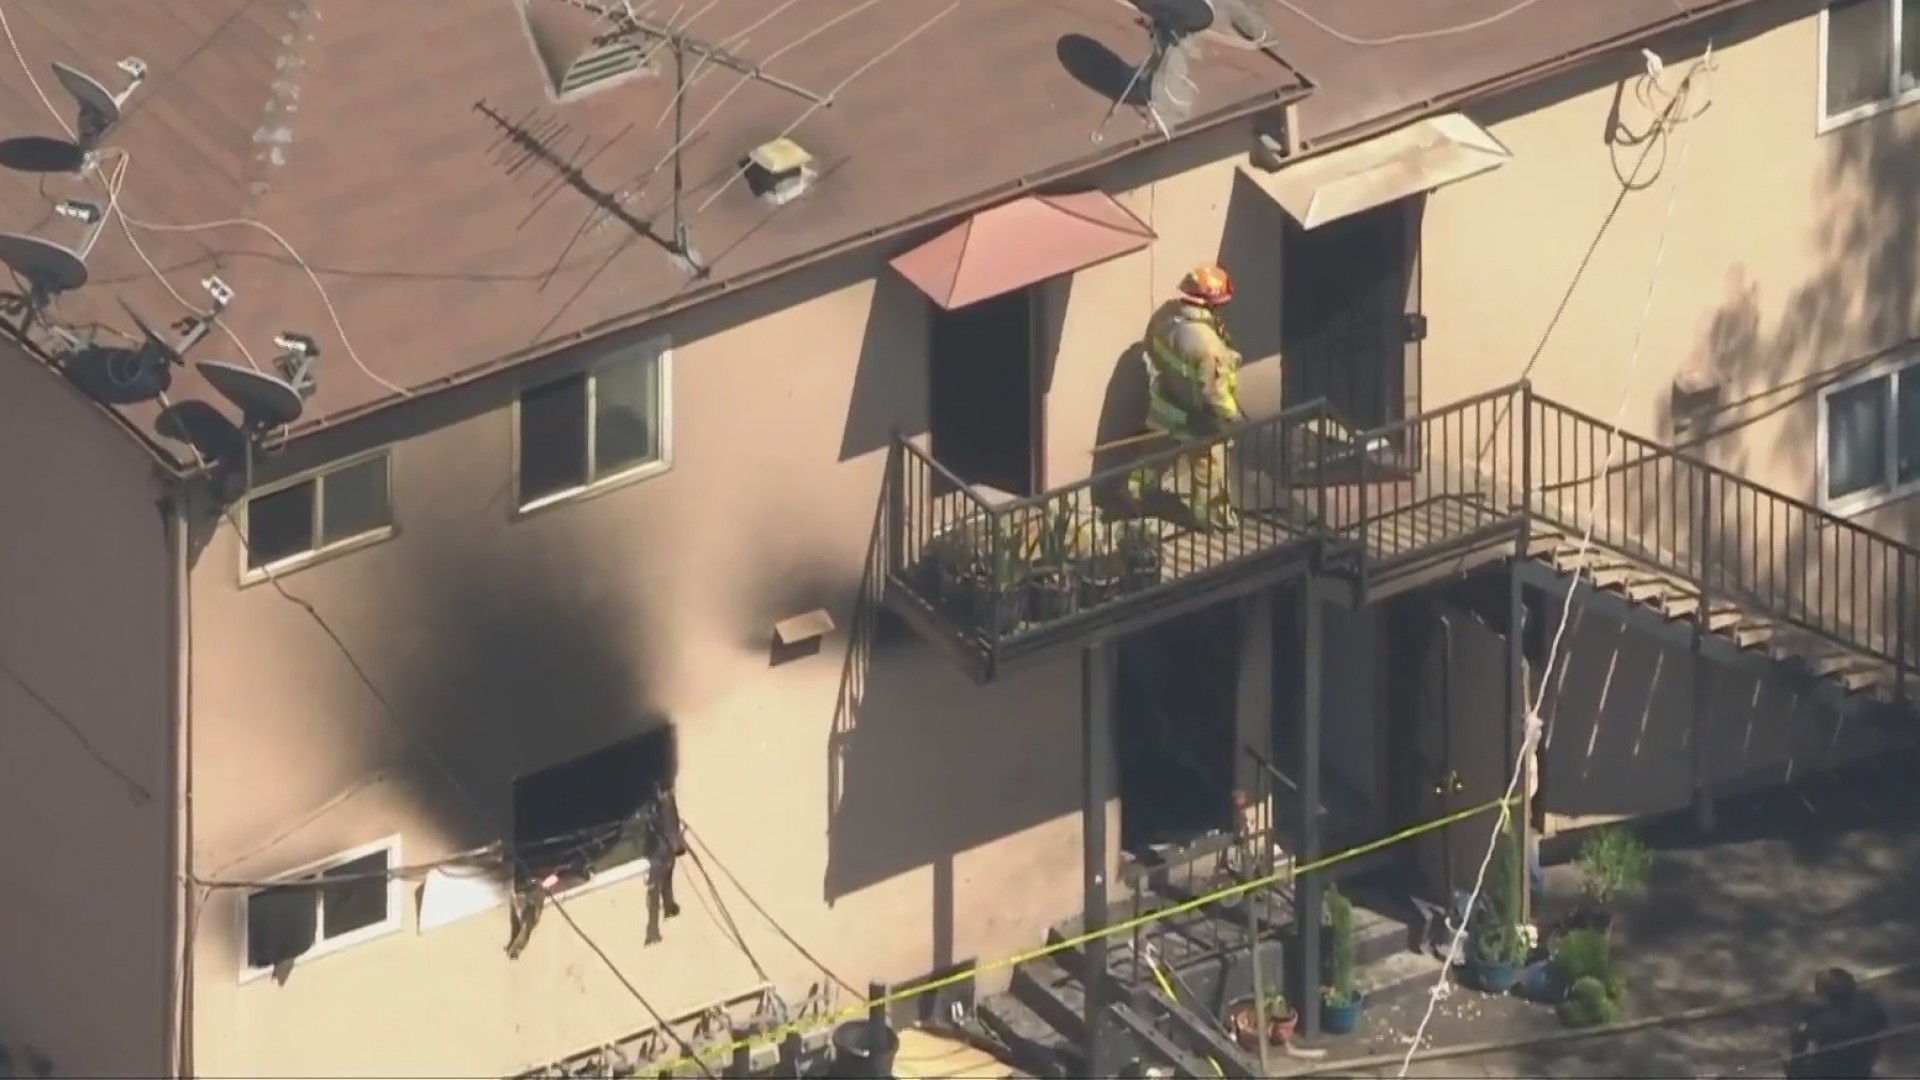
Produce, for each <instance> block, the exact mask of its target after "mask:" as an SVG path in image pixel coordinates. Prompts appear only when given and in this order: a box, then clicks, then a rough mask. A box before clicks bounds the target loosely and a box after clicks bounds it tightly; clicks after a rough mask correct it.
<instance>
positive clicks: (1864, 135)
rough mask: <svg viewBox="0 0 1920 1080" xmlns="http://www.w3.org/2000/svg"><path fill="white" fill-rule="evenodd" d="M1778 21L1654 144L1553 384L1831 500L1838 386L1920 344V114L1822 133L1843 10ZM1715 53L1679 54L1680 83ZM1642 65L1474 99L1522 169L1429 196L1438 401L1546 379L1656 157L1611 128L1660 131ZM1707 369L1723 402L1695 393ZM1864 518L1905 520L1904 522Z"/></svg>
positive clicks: (1598, 409) (1431, 395)
mask: <svg viewBox="0 0 1920 1080" xmlns="http://www.w3.org/2000/svg"><path fill="white" fill-rule="evenodd" d="M1764 6H1765V5H1760V7H1764ZM1765 14H1766V12H1763V11H1755V12H1753V13H1751V16H1750V18H1749V19H1748V22H1750V23H1752V24H1753V25H1751V26H1740V25H1738V24H1736V25H1735V27H1734V28H1733V29H1734V30H1735V31H1737V32H1736V33H1734V34H1733V35H1732V36H1731V38H1729V39H1723V40H1722V41H1720V42H1719V43H1718V44H1717V45H1716V48H1715V50H1714V54H1713V59H1714V63H1715V65H1716V68H1715V71H1714V72H1713V73H1712V75H1711V79H1710V81H1706V82H1704V83H1703V84H1702V88H1701V91H1700V92H1699V94H1698V98H1699V100H1698V104H1697V105H1695V106H1689V107H1688V108H1687V109H1685V110H1683V111H1682V115H1683V116H1684V117H1687V119H1685V120H1684V122H1682V123H1679V124H1677V125H1675V126H1674V127H1673V128H1672V131H1671V133H1670V134H1669V135H1668V136H1666V137H1665V138H1664V139H1660V140H1657V144H1656V145H1655V146H1654V148H1653V149H1652V150H1651V151H1650V152H1649V153H1648V155H1647V159H1648V160H1647V162H1646V164H1645V165H1644V166H1643V167H1642V169H1641V172H1640V177H1639V179H1638V180H1637V181H1636V182H1635V184H1634V190H1633V191H1632V192H1631V193H1629V194H1628V195H1627V197H1626V199H1625V201H1624V202H1623V203H1622V204H1621V206H1620V209H1619V212H1618V213H1617V215H1615V216H1614V218H1613V220H1612V222H1611V223H1610V224H1609V225H1608V226H1607V227H1606V230H1605V232H1604V234H1603V235H1602V236H1601V239H1600V242H1599V244H1598V245H1597V247H1595V248H1594V251H1593V255H1592V259H1591V262H1590V263H1589V264H1588V265H1587V267H1586V270H1585V272H1584V274H1582V275H1581V276H1580V279H1579V283H1578V285H1577V286H1575V287H1574V289H1573V291H1572V294H1571V297H1570V298H1569V299H1568V301H1567V306H1566V310H1565V312H1564V314H1562V315H1561V316H1560V319H1559V322H1558V325H1557V326H1556V327H1555V328H1554V329H1553V332H1552V335H1551V337H1550V338H1548V340H1547V343H1546V346H1545V348H1544V349H1542V350H1541V351H1540V356H1539V359H1538V360H1537V362H1535V363H1534V366H1533V367H1532V369H1531V372H1530V374H1531V376H1532V378H1533V381H1534V385H1535V387H1536V388H1537V389H1538V390H1539V391H1540V393H1542V394H1544V395H1546V396H1548V397H1551V398H1554V399H1555V400H1558V401H1560V402H1563V403H1564V404H1567V405H1570V406H1572V407H1574V408H1576V409H1580V410H1582V411H1585V412H1587V413H1590V414H1592V415H1594V416H1597V417H1599V418H1601V419H1603V420H1611V419H1612V418H1613V417H1614V416H1615V415H1616V414H1618V415H1620V416H1621V418H1622V420H1623V423H1624V426H1625V428H1626V429H1627V430H1628V431H1630V432H1634V433H1636V434H1640V435H1644V436H1647V437H1650V438H1657V439H1661V440H1663V441H1665V440H1671V441H1673V442H1676V443H1679V444H1681V445H1686V446H1690V447H1692V448H1694V449H1696V450H1697V451H1699V452H1702V453H1704V454H1705V455H1706V456H1708V457H1709V458H1710V459H1712V460H1714V461H1715V462H1717V463H1719V464H1722V465H1725V466H1727V467H1728V468H1731V469H1733V470H1735V471H1737V472H1739V473H1741V474H1742V475H1745V476H1747V477H1749V478H1751V479H1752V480H1754V481H1756V482H1758V483H1760V484H1763V485H1765V486H1767V487H1770V488H1774V489H1776V490H1778V491H1781V492H1783V493H1785V494H1787V495H1790V496H1793V497H1795V498H1800V499H1807V500H1812V499H1814V498H1816V497H1817V494H1818V493H1817V491H1816V490H1815V471H1814V469H1812V468H1811V467H1810V466H1811V463H1812V451H1813V450H1814V447H1815V437H1816V433H1817V427H1818V419H1817V416H1818V412H1817V409H1818V405H1817V400H1816V395H1817V392H1818V391H1819V389H1820V388H1821V387H1823V386H1825V385H1828V384H1829V383H1831V382H1832V381H1833V380H1834V379H1836V378H1839V377H1841V376H1844V375H1845V374H1847V373H1849V372H1850V371H1852V370H1854V369H1856V368H1857V367H1858V365H1859V363H1860V362H1861V361H1862V360H1863V359H1866V358H1870V357H1872V356H1874V355H1876V354H1878V353H1880V352H1883V351H1884V350H1887V349H1891V348H1893V347H1895V346H1898V345H1901V344H1902V343H1904V342H1908V341H1910V340H1912V339H1913V338H1915V337H1916V336H1920V305H1916V304H1915V302H1914V300H1913V295H1914V289H1913V287H1912V286H1913V283H1914V280H1915V274H1916V271H1920V261H1917V260H1920V256H1916V254H1915V252H1916V250H1920V248H1917V247H1916V245H1914V244H1913V243H1911V240H1912V239H1913V235H1914V230H1915V228H1916V224H1917V223H1920V217H1916V215H1915V214H1914V212H1913V211H1912V209H1911V208H1910V206H1909V205H1908V204H1909V203H1910V199H1909V197H1908V192H1909V191H1910V190H1911V183H1910V181H1911V179H1912V176H1913V175H1914V174H1913V173H1912V172H1911V169H1912V168H1913V166H1914V164H1915V163H1916V162H1920V156H1916V154H1915V136H1916V133H1920V114H1916V113H1915V111H1914V110H1912V109H1900V110H1894V111H1892V112H1889V113H1885V114H1882V115H1880V116H1878V117H1874V118H1871V119H1869V120H1866V121H1862V122H1857V123H1853V124H1849V125H1846V126H1843V127H1840V128H1838V129H1836V130H1833V131H1830V132H1827V133H1825V134H1822V133H1820V132H1819V130H1818V124H1817V117H1816V111H1817V101H1818V95H1817V88H1818V84H1817V80H1818V78H1819V71H1820V68H1819V61H1820V30H1819V26H1820V20H1819V18H1818V17H1817V16H1816V17H1809V18H1803V19H1799V20H1796V21H1793V22H1789V23H1786V24H1784V25H1781V26H1778V27H1773V28H1769V29H1764V30H1763V29H1760V25H1761V24H1760V20H1761V18H1762V16H1764V15H1765ZM1700 45H1701V42H1699V41H1697V40H1696V41H1694V42H1692V43H1691V47H1687V46H1685V45H1682V44H1680V43H1671V44H1668V45H1665V46H1663V47H1662V51H1663V52H1664V57H1663V59H1664V60H1665V64H1666V74H1665V75H1664V76H1663V82H1664V84H1665V85H1666V86H1667V88H1668V89H1669V90H1671V89H1673V88H1675V87H1677V86H1678V85H1679V74H1680V72H1681V71H1682V70H1683V69H1684V68H1685V67H1686V65H1687V64H1688V63H1690V62H1691V61H1693V60H1696V59H1698V58H1699V56H1700V51H1699V49H1700ZM1642 68H1643V62H1642V61H1641V59H1640V58H1639V56H1637V55H1633V56H1628V57H1622V58H1619V59H1618V60H1616V61H1613V62H1612V64H1611V67H1607V66H1602V67H1598V68H1596V69H1595V70H1594V72H1591V73H1585V74H1582V75H1579V76H1574V77H1568V78H1564V79H1560V80H1555V81H1554V82H1550V83H1548V84H1544V85H1542V86H1540V87H1535V88H1532V89H1529V90H1524V91H1520V92H1518V93H1515V94H1513V95H1510V96H1509V97H1507V98H1504V99H1501V100H1497V101H1492V102H1488V103H1486V105H1485V106H1483V107H1481V108H1478V109H1475V110H1470V111H1471V112H1473V113H1474V114H1475V115H1476V116H1477V117H1478V118H1480V119H1482V120H1483V122H1487V123H1488V124H1489V127H1490V129H1491V130H1492V131H1493V132H1494V134H1495V135H1497V136H1498V137H1499V138H1500V140H1501V141H1502V142H1503V143H1505V144H1506V146H1507V147H1508V148H1510V149H1511V150H1512V151H1513V160H1512V161H1511V162H1510V163H1509V164H1507V165H1506V166H1505V167H1503V168H1501V169H1499V170H1497V171H1495V172H1492V173H1490V174H1487V175H1484V176H1480V177H1477V178H1475V179H1472V180H1469V181H1466V182H1463V183H1460V184H1455V185H1452V186H1449V187H1446V188H1443V189H1441V190H1439V191H1437V192H1435V193H1434V194H1433V195H1432V196H1431V197H1430V199H1429V202H1428V207H1427V213H1426V220H1425V227H1424V235H1423V245H1424V247H1423V255H1424V258H1425V265H1424V279H1423V286H1424V290H1425V292H1424V301H1425V308H1426V312H1427V315H1428V317H1429V320H1430V322H1429V326H1430V336H1429V338H1428V340H1427V342H1426V352H1425V357H1424V361H1425V362H1424V370H1423V377H1424V386H1425V390H1426V402H1427V407H1429V408H1431V407H1434V406H1437V405H1440V404H1444V403H1446V402H1448V401H1454V400H1458V399H1459V398H1462V397H1466V396H1468V395H1470V394H1473V393H1475V392H1477V391H1480V390H1485V389H1489V388H1491V387H1494V386H1498V385H1501V384H1504V383H1508V382H1511V381H1513V380H1515V379H1517V378H1519V377H1520V376H1521V374H1522V373H1523V371H1525V370H1526V369H1527V364H1528V359H1529V357H1531V356H1532V355H1533V354H1534V351H1535V348H1536V346H1537V345H1538V344H1539V343H1540V340H1541V338H1542V335H1543V334H1544V333H1545V332H1546V330H1547V327H1548V324H1549V322H1550V321H1551V320H1552V319H1553V317H1554V313H1555V309H1556V307H1557V306H1558V305H1559V303H1560V301H1561V297H1562V295H1563V294H1564V293H1566V291H1567V289H1568V285H1569V282H1571V281H1573V280H1574V276H1575V271H1576V269H1577V268H1578V267H1579V265H1580V262H1581V259H1582V257H1583V256H1584V255H1585V254H1586V252H1587V249H1588V247H1589V245H1592V244H1593V242H1594V237H1595V235H1596V233H1598V232H1599V230H1600V228H1601V224H1602V221H1603V219H1604V218H1605V217H1606V216H1607V213H1608V210H1609V208H1610V207H1611V206H1612V205H1613V203H1614V201H1615V199H1616V197H1617V196H1618V193H1619V191H1620V189H1621V184H1622V181H1621V179H1620V178H1621V177H1625V176H1628V175H1630V174H1631V172H1632V170H1633V167H1634V164H1635V162H1636V160H1637V159H1638V158H1639V157H1640V155H1641V147H1640V146H1637V145H1635V146H1625V145H1614V144H1612V143H1610V142H1609V141H1608V139H1607V134H1608V132H1609V130H1610V129H1611V127H1612V125H1613V124H1615V123H1616V122H1617V123H1618V124H1619V125H1620V130H1622V131H1624V132H1627V133H1630V134H1638V133H1641V132H1645V131H1646V130H1647V129H1648V128H1649V126H1650V123H1651V121H1652V119H1653V116H1654V110H1655V109H1656V108H1657V107H1658V106H1659V105H1660V104H1661V101H1660V100H1659V99H1657V98H1656V99H1653V100H1651V102H1649V101H1643V100H1641V96H1640V87H1639V85H1638V82H1639V79H1640V76H1641V74H1642ZM1615 79H1617V80H1618V81H1617V82H1616V81H1613V80H1615ZM1676 187H1677V188H1678V189H1679V190H1678V194H1677V197H1676V195H1675V189H1676ZM1670 204H1671V212H1669V205H1670ZM1663 235H1664V238H1665V242H1664V252H1662V237H1663ZM1656 254H1659V256H1660V258H1659V265H1658V269H1657V277H1656V276H1655V275H1656V269H1655V258H1656ZM1649 280H1653V281H1654V287H1655V292H1654V296H1653V299H1652V305H1651V311H1650V313H1649V315H1648V318H1647V320H1646V327H1645V333H1644V339H1643V340H1642V342H1641V343H1640V347H1639V351H1640V356H1639V359H1638V361H1637V364H1635V366H1633V368H1632V370H1631V375H1630V377H1629V364H1630V363H1633V355H1634V351H1635V337H1636V334H1637V333H1638V332H1639V329H1640V325H1641V313H1642V310H1643V308H1645V307H1646V305H1647V290H1648V283H1649ZM1683 374H1686V375H1688V376H1689V377H1690V378H1691V379H1692V380H1693V381H1694V382H1695V383H1696V384H1699V383H1702V382H1704V383H1708V384H1712V385H1713V386H1715V387H1716V389H1715V391H1714V392H1713V393H1711V394H1709V395H1707V397H1708V398H1710V399H1714V400H1711V401H1709V402H1706V403H1704V404H1701V403H1696V402H1688V401H1685V400H1682V401H1680V402H1676V395H1675V392H1674V383H1675V380H1676V378H1677V377H1679V376H1681V375H1683ZM1683 397H1684V395H1683ZM1623 398H1624V404H1623ZM1695 404H1700V405H1701V407H1699V408H1697V409H1694V410H1692V411H1689V409H1688V406H1689V405H1695ZM1863 522H1864V523H1866V524H1869V525H1873V526H1874V527H1877V528H1889V527H1894V526H1899V527H1901V528H1902V529H1903V528H1904V521H1903V520H1902V515H1900V514H1883V515H1878V516H1869V517H1868V518H1866V519H1863ZM1895 531H1900V529H1896V530H1895Z"/></svg>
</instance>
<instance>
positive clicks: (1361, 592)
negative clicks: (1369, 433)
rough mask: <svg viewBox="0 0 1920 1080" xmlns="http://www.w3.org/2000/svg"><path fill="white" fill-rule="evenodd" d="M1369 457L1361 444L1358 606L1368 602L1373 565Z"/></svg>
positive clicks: (1356, 598)
mask: <svg viewBox="0 0 1920 1080" xmlns="http://www.w3.org/2000/svg"><path fill="white" fill-rule="evenodd" d="M1369 456H1370V455H1369V454H1368V452H1367V447H1366V445H1365V444H1364V443H1363V444H1361V446H1360V468H1359V471H1358V474H1357V477H1356V479H1357V480H1358V481H1359V484H1358V486H1359V489H1360V490H1359V511H1360V522H1359V525H1360V527H1359V529H1358V530H1356V532H1357V534H1358V535H1359V537H1360V555H1359V559H1360V564H1359V567H1358V569H1357V572H1356V573H1355V575H1354V576H1355V578H1356V579H1357V580H1358V582H1359V586H1358V588H1357V589H1356V590H1355V593H1356V595H1355V597H1354V603H1356V604H1364V603H1366V602H1367V570H1368V568H1369V567H1370V566H1371V565H1372V563H1373V545H1372V539H1373V521H1372V515H1371V514H1370V513H1369V511H1368V503H1369V502H1370V501H1371V500H1369V499H1368V497H1367V496H1368V494H1369V493H1368V491H1367V458H1368V457H1369Z"/></svg>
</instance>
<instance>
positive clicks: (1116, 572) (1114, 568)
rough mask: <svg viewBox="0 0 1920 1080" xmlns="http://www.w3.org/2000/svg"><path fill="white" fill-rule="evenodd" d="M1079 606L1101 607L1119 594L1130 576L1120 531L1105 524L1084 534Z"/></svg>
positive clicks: (1082, 607)
mask: <svg viewBox="0 0 1920 1080" xmlns="http://www.w3.org/2000/svg"><path fill="white" fill-rule="evenodd" d="M1081 541H1082V542H1081V545H1080V547H1081V551H1082V552H1083V553H1084V554H1083V557H1082V558H1081V560H1080V566H1079V574H1078V577H1079V580H1080V610H1082V611H1085V610H1086V609H1088V608H1093V607H1098V606H1100V605H1101V604H1104V603H1106V602H1108V601H1109V600H1112V599H1114V598H1115V597H1118V596H1119V595H1120V593H1121V591H1122V590H1123V589H1124V588H1125V585H1126V578H1127V558H1126V553H1125V552H1124V551H1123V550H1122V549H1121V546H1120V542H1119V531H1118V530H1116V529H1115V528H1114V526H1112V525H1111V524H1102V525H1100V526H1098V527H1097V528H1094V529H1092V530H1091V531H1090V535H1087V536H1083V537H1082V538H1081Z"/></svg>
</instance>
